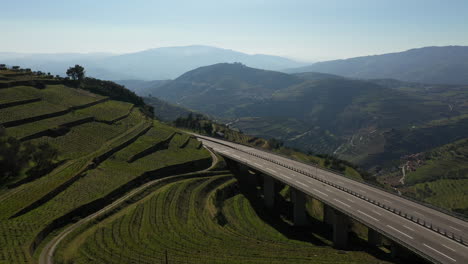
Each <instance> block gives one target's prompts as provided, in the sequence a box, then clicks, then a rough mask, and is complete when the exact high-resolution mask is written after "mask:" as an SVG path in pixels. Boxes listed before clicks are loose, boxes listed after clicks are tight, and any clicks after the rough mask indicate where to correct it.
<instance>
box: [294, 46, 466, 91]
mask: <svg viewBox="0 0 468 264" xmlns="http://www.w3.org/2000/svg"><path fill="white" fill-rule="evenodd" d="M285 72H288V73H299V72H321V73H330V74H337V75H341V76H345V77H349V78H357V79H382V78H390V79H398V80H402V81H408V82H421V83H433V84H468V47H466V46H446V47H425V48H418V49H411V50H407V51H404V52H397V53H388V54H383V55H374V56H364V57H357V58H351V59H345V60H333V61H325V62H317V63H314V64H312V65H309V66H305V67H299V68H293V69H287V70H285Z"/></svg>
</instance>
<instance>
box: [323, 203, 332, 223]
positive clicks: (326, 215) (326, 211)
mask: <svg viewBox="0 0 468 264" xmlns="http://www.w3.org/2000/svg"><path fill="white" fill-rule="evenodd" d="M333 210H334V209H333V208H331V207H330V206H328V205H327V204H325V203H324V204H323V222H324V223H325V224H327V225H333Z"/></svg>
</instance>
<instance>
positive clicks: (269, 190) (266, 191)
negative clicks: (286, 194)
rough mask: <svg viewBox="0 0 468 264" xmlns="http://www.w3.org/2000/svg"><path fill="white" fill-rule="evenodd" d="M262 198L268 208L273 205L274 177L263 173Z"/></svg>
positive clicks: (271, 207)
mask: <svg viewBox="0 0 468 264" xmlns="http://www.w3.org/2000/svg"><path fill="white" fill-rule="evenodd" d="M263 199H264V200H265V206H266V207H267V208H268V209H273V207H274V206H275V179H274V178H273V177H271V176H268V175H265V174H263Z"/></svg>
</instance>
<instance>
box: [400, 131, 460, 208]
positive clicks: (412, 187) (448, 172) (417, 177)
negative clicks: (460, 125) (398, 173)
mask: <svg viewBox="0 0 468 264" xmlns="http://www.w3.org/2000/svg"><path fill="white" fill-rule="evenodd" d="M424 157H425V160H424V165H423V166H421V167H419V168H417V169H416V171H413V172H410V173H408V174H407V178H406V184H405V187H404V188H403V189H402V191H403V192H404V193H405V194H407V195H410V196H413V197H415V198H417V199H420V200H423V201H425V202H428V203H430V204H433V205H436V206H439V207H441V208H445V209H448V210H453V211H455V212H459V213H462V214H464V215H465V216H467V217H468V191H467V190H468V139H463V140H459V141H457V142H454V143H451V144H447V145H444V146H442V147H439V148H436V149H433V150H431V151H429V152H426V153H425V154H424Z"/></svg>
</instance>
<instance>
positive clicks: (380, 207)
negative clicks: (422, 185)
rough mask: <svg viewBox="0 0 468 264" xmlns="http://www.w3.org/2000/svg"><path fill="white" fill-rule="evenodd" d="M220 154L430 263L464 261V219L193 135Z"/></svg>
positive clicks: (467, 230) (467, 256)
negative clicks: (344, 216) (380, 235)
mask: <svg viewBox="0 0 468 264" xmlns="http://www.w3.org/2000/svg"><path fill="white" fill-rule="evenodd" d="M196 136H197V137H198V138H199V139H200V140H202V142H203V144H204V145H205V146H207V147H209V148H211V149H212V150H213V151H215V152H216V153H218V154H219V155H221V156H223V157H227V158H229V159H232V160H235V161H237V162H240V163H242V164H244V165H247V166H249V167H250V168H252V169H255V170H257V171H260V172H262V173H264V174H267V175H270V176H272V177H274V178H275V179H277V180H279V181H281V182H283V183H285V184H288V185H290V186H292V187H294V188H296V189H298V190H301V191H302V192H304V193H306V194H308V195H310V196H313V197H314V198H316V199H319V200H321V201H323V202H324V203H326V204H328V205H329V206H331V207H333V208H335V209H336V210H339V211H341V212H343V213H345V214H346V215H348V216H350V217H352V218H353V219H356V220H357V221H359V222H361V223H363V224H365V225H367V226H368V227H370V228H372V229H374V230H377V231H378V232H380V233H382V234H383V235H384V236H386V237H388V238H390V239H391V240H393V241H395V242H397V243H398V244H401V245H402V246H404V247H406V248H408V249H410V250H412V251H413V252H415V253H417V254H418V255H420V256H422V257H424V258H426V259H428V260H429V261H431V262H434V263H463V264H465V263H468V247H467V243H468V238H467V237H466V236H467V235H468V223H467V222H466V221H464V220H461V219H458V218H456V217H453V216H451V215H448V214H444V213H442V212H440V211H437V210H434V209H433V208H430V207H427V206H424V205H422V204H420V203H416V202H414V201H411V200H408V199H405V198H403V197H401V196H398V195H395V194H392V193H389V192H387V191H384V190H382V189H379V188H376V187H373V186H370V185H367V184H365V183H362V182H358V181H354V180H351V179H348V178H345V177H343V176H341V175H339V174H336V173H334V172H331V171H327V170H323V169H320V168H317V167H315V166H312V165H308V164H304V163H301V162H298V161H294V160H291V159H288V158H285V157H282V156H278V155H275V154H272V153H270V152H265V151H262V150H259V149H255V148H251V147H247V146H244V145H240V144H235V143H232V142H228V141H224V140H219V139H214V138H210V137H205V136H200V135H196Z"/></svg>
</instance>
